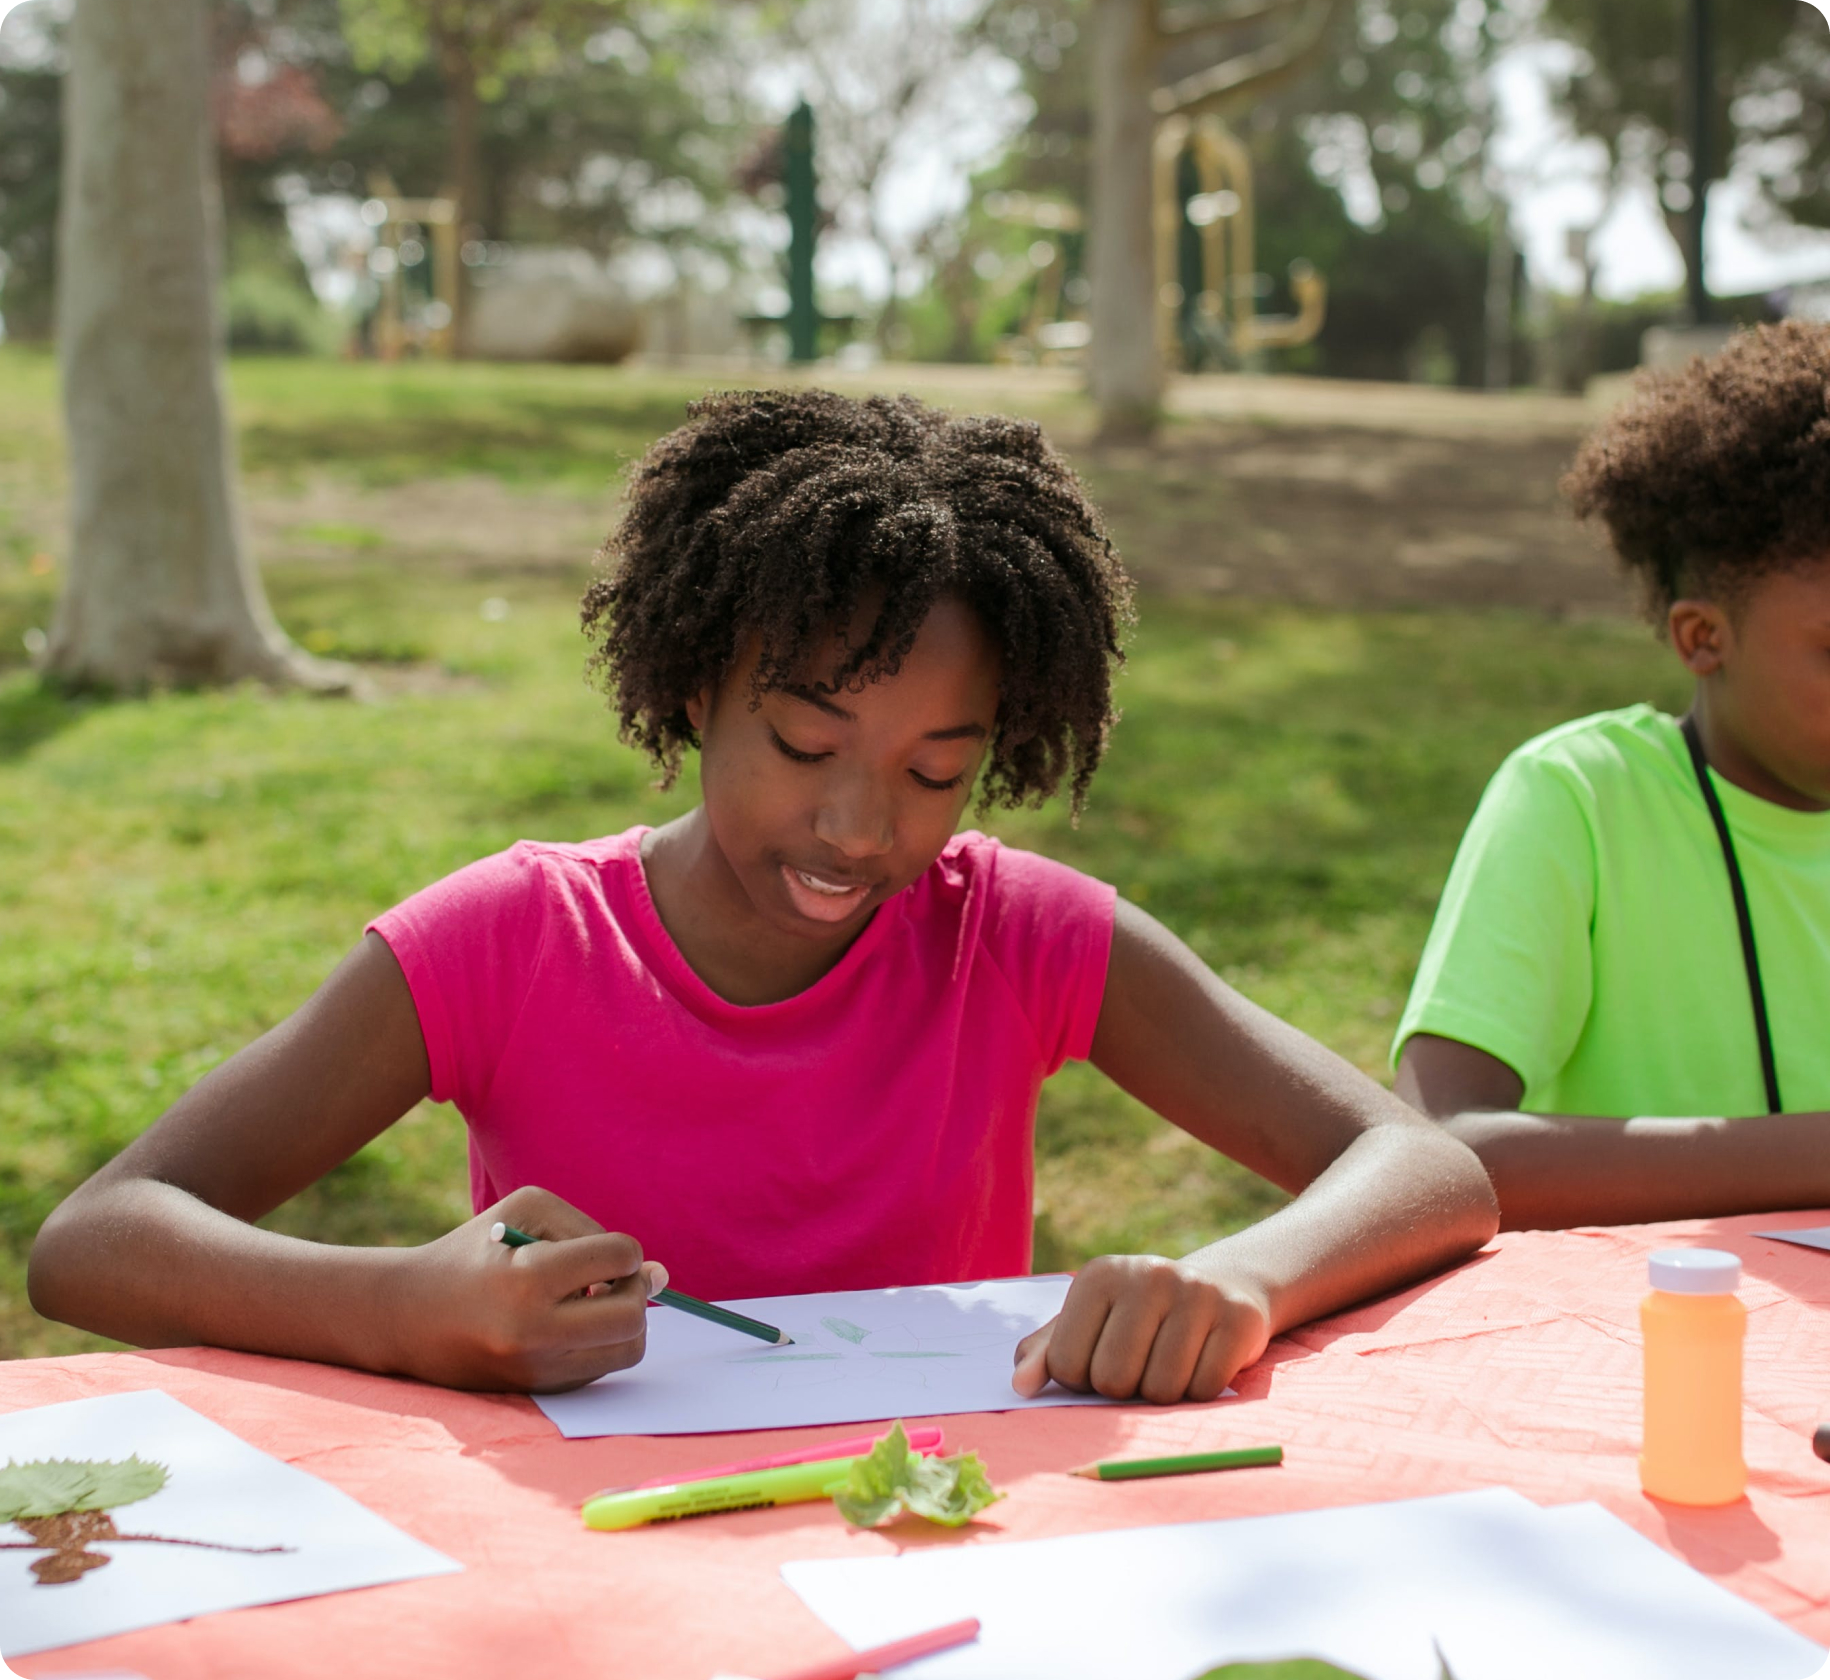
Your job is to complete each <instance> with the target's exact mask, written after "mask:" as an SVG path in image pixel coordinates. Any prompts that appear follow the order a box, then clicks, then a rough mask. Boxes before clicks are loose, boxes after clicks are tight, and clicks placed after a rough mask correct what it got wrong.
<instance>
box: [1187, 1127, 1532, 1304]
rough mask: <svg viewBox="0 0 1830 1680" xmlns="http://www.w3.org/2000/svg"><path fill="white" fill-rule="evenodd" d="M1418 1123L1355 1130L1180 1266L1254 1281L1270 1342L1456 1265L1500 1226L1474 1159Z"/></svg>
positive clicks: (1489, 1191)
mask: <svg viewBox="0 0 1830 1680" xmlns="http://www.w3.org/2000/svg"><path fill="white" fill-rule="evenodd" d="M1451 1141H1452V1140H1450V1139H1448V1138H1446V1137H1443V1136H1442V1135H1441V1134H1440V1133H1433V1132H1432V1131H1431V1130H1430V1129H1429V1128H1427V1127H1424V1126H1419V1125H1386V1126H1379V1127H1376V1128H1375V1129H1373V1130H1371V1131H1368V1132H1366V1133H1364V1134H1363V1135H1362V1136H1360V1137H1359V1138H1358V1139H1356V1140H1355V1141H1354V1142H1353V1143H1352V1144H1351V1145H1349V1146H1348V1148H1347V1149H1345V1150H1344V1151H1343V1152H1342V1153H1341V1154H1340V1156H1339V1157H1337V1158H1336V1160H1335V1161H1334V1162H1333V1163H1332V1164H1331V1165H1330V1166H1329V1167H1328V1168H1327V1169H1326V1170H1325V1171H1324V1172H1323V1173H1322V1174H1321V1175H1320V1176H1319V1177H1318V1178H1317V1179H1316V1180H1315V1181H1314V1182H1313V1183H1312V1184H1310V1185H1309V1187H1308V1188H1307V1189H1306V1190H1304V1191H1303V1193H1302V1194H1301V1195H1300V1196H1298V1197H1297V1198H1296V1199H1295V1200H1294V1201H1292V1202H1290V1203H1288V1204H1287V1205H1286V1206H1284V1207H1283V1208H1280V1209H1279V1210H1278V1211H1277V1212H1276V1213H1274V1214H1272V1215H1271V1216H1270V1217H1269V1218H1268V1219H1264V1220H1261V1221H1260V1222H1259V1223H1258V1224H1256V1225H1253V1226H1250V1227H1249V1228H1248V1229H1246V1230H1244V1231H1240V1232H1238V1233H1237V1234H1236V1235H1234V1236H1230V1237H1223V1238H1221V1240H1220V1241H1219V1242H1217V1243H1213V1244H1210V1245H1209V1246H1208V1247H1207V1248H1204V1249H1201V1250H1200V1251H1198V1252H1197V1253H1195V1254H1191V1255H1189V1256H1188V1258H1187V1261H1186V1264H1188V1265H1190V1266H1193V1267H1195V1268H1196V1269H1198V1270H1207V1269H1209V1268H1212V1269H1213V1271H1214V1273H1215V1275H1216V1276H1217V1277H1221V1276H1223V1277H1225V1278H1228V1279H1232V1280H1244V1281H1248V1282H1249V1283H1251V1284H1253V1285H1255V1286H1256V1287H1257V1288H1258V1289H1259V1290H1260V1291H1261V1292H1262V1295H1263V1298H1264V1300H1265V1301H1266V1303H1267V1304H1268V1307H1269V1312H1270V1325H1271V1334H1272V1335H1277V1334H1279V1333H1281V1332H1282V1331H1284V1330H1288V1329H1290V1328H1291V1327H1292V1326H1294V1325H1297V1324H1303V1323H1306V1322H1308V1321H1309V1320H1310V1319H1312V1318H1319V1317H1321V1316H1323V1315H1324V1314H1326V1313H1331V1312H1338V1311H1339V1310H1340V1309H1341V1308H1343V1307H1348V1306H1351V1305H1353V1304H1354V1303H1355V1302H1357V1301H1363V1300H1365V1299H1366V1298H1367V1297H1368V1296H1372V1295H1377V1294H1381V1293H1383V1292H1385V1291H1386V1290H1389V1289H1396V1288H1399V1287H1401V1286H1402V1285H1404V1284H1407V1283H1413V1282H1415V1281H1416V1280H1417V1279H1419V1278H1422V1277H1427V1276H1429V1275H1430V1274H1431V1273H1432V1272H1437V1271H1441V1270H1442V1269H1443V1268H1445V1267H1447V1266H1451V1265H1453V1264H1454V1263H1455V1262H1456V1261H1458V1260H1461V1259H1463V1258H1464V1257H1465V1256H1467V1255H1468V1254H1470V1253H1472V1252H1473V1251H1474V1250H1475V1249H1477V1248H1479V1247H1480V1246H1481V1244H1482V1243H1484V1242H1486V1241H1487V1240H1488V1239H1489V1238H1491V1237H1492V1235H1493V1234H1494V1232H1495V1230H1497V1229H1498V1224H1499V1215H1498V1209H1497V1207H1496V1206H1495V1202H1494V1193H1493V1187H1492V1185H1490V1184H1489V1183H1488V1180H1487V1175H1486V1174H1485V1173H1484V1172H1483V1171H1482V1170H1481V1163H1480V1162H1479V1161H1477V1160H1476V1159H1475V1158H1474V1157H1473V1155H1472V1154H1470V1152H1469V1151H1468V1150H1466V1149H1463V1148H1461V1147H1459V1146H1456V1147H1453V1148H1449V1149H1444V1148H1442V1147H1440V1146H1441V1145H1442V1144H1444V1143H1450V1142H1451Z"/></svg>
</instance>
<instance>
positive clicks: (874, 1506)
mask: <svg viewBox="0 0 1830 1680" xmlns="http://www.w3.org/2000/svg"><path fill="white" fill-rule="evenodd" d="M829 1491H830V1492H831V1494H832V1498H833V1503H834V1504H835V1505H837V1506H838V1507H839V1514H840V1515H841V1516H843V1517H844V1518H845V1520H846V1521H847V1522H848V1523H850V1524H851V1525H852V1526H853V1527H854V1528H880V1527H882V1525H883V1524H884V1523H886V1522H890V1521H892V1520H893V1519H894V1518H896V1517H898V1516H900V1515H901V1514H902V1513H903V1512H904V1511H908V1512H910V1513H912V1514H913V1515H915V1516H918V1517H925V1518H926V1519H927V1520H928V1521H929V1522H932V1523H939V1524H941V1525H942V1526H943V1527H945V1528H958V1527H959V1526H960V1525H961V1524H962V1523H968V1522H971V1521H972V1519H973V1518H974V1517H975V1516H977V1515H978V1513H979V1512H980V1511H982V1510H984V1509H985V1507H986V1506H988V1505H994V1504H996V1503H997V1501H998V1500H1000V1499H1002V1498H1003V1497H1004V1496H1003V1494H1001V1493H999V1492H998V1491H997V1489H996V1488H994V1487H993V1486H992V1485H991V1479H990V1478H989V1477H988V1476H987V1475H986V1474H985V1466H984V1463H983V1461H982V1460H981V1459H980V1458H979V1455H978V1454H977V1453H974V1452H964V1453H954V1454H953V1455H952V1456H951V1457H949V1458H924V1457H923V1456H922V1455H921V1454H920V1453H918V1452H912V1451H911V1450H910V1448H909V1438H908V1436H907V1434H905V1433H904V1431H903V1427H902V1425H901V1423H900V1422H898V1423H894V1424H892V1425H891V1426H890V1432H889V1433H888V1434H887V1435H885V1436H884V1437H883V1439H882V1440H880V1441H879V1442H878V1443H877V1444H876V1446H874V1447H873V1448H871V1450H870V1452H869V1453H868V1454H867V1455H866V1456H865V1457H863V1458H860V1459H859V1460H857V1462H856V1463H854V1464H853V1465H852V1467H851V1472H850V1474H849V1475H847V1477H846V1478H845V1480H844V1481H842V1482H839V1483H837V1484H835V1485H834V1486H833V1488H831V1489H830V1490H829Z"/></svg>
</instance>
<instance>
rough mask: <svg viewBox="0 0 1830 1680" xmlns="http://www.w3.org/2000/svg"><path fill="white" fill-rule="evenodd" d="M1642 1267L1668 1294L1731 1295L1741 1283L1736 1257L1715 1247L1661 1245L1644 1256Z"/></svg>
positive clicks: (1655, 1287) (1737, 1258)
mask: <svg viewBox="0 0 1830 1680" xmlns="http://www.w3.org/2000/svg"><path fill="white" fill-rule="evenodd" d="M1646 1270H1647V1272H1648V1273H1650V1274H1651V1278H1652V1287H1653V1288H1654V1289H1662V1290H1664V1291H1665V1292H1666V1293H1667V1294H1669V1295H1732V1294H1734V1292H1735V1290H1736V1289H1737V1288H1739V1287H1740V1284H1741V1260H1740V1257H1739V1256H1738V1255H1734V1254H1728V1253H1725V1252H1724V1251H1723V1250H1721V1249H1719V1248H1661V1249H1659V1250H1657V1251H1656V1252H1655V1253H1652V1254H1649V1255H1648V1256H1647V1257H1646Z"/></svg>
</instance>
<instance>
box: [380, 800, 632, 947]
mask: <svg viewBox="0 0 1830 1680" xmlns="http://www.w3.org/2000/svg"><path fill="white" fill-rule="evenodd" d="M647 832H648V831H647V829H645V828H631V829H625V830H624V831H623V832H622V833H621V834H611V835H606V836H604V837H603V838H601V839H597V840H579V841H552V840H517V841H516V842H515V843H514V844H513V845H512V846H509V847H507V848H506V849H505V850H503V851H500V852H492V853H490V854H489V855H488V856H487V857H480V858H478V859H477V860H476V861H475V862H474V863H467V864H465V865H464V866H463V867H462V868H461V869H456V870H453V871H452V873H451V874H449V875H446V876H443V877H441V878H440V879H439V880H437V881H434V882H432V883H431V884H430V885H429V886H425V887H422V888H421V889H420V890H419V891H418V892H416V893H414V894H413V895H412V897H410V898H408V899H405V900H404V901H402V902H401V903H400V904H397V905H396V906H395V907H394V908H393V909H392V910H390V911H387V912H386V913H385V914H383V915H382V916H379V917H377V918H376V920H375V921H374V922H373V923H371V924H370V925H371V926H373V927H375V928H377V929H378V930H379V931H380V932H381V933H382V934H383V936H384V937H386V936H388V935H389V933H390V929H391V928H396V927H402V926H407V927H413V926H417V927H419V928H421V929H422V930H427V931H429V930H430V929H431V928H433V927H437V928H438V929H439V930H440V931H441V932H442V933H444V934H445V935H446V936H447V937H449V936H451V935H452V934H454V933H456V932H458V931H459V930H462V929H469V928H481V927H486V926H487V927H495V928H501V927H503V926H505V925H512V924H520V925H522V926H524V927H525V926H527V925H529V924H538V923H540V922H543V921H544V920H545V918H546V915H547V913H548V910H549V909H550V908H551V906H552V905H553V904H555V903H557V902H563V901H569V902H571V903H574V904H576V903H578V902H580V901H581V900H592V901H595V902H597V903H598V904H600V905H603V904H607V902H608V901H609V900H611V899H612V898H613V897H615V896H617V893H616V887H617V885H618V883H619V877H621V876H623V875H624V874H626V872H627V871H628V869H629V868H630V867H631V866H632V865H633V864H637V863H638V861H639V858H640V855H641V844H642V836H643V835H644V834H646V833H647ZM390 943H392V940H391V939H390Z"/></svg>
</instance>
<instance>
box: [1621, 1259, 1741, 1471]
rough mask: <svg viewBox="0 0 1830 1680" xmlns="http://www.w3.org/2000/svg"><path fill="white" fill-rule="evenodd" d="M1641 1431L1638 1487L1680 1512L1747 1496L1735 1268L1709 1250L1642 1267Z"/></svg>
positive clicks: (1737, 1265)
mask: <svg viewBox="0 0 1830 1680" xmlns="http://www.w3.org/2000/svg"><path fill="white" fill-rule="evenodd" d="M1647 1269H1648V1271H1649V1272H1650V1273H1651V1282H1652V1293H1651V1294H1650V1295H1648V1296H1647V1297H1646V1298H1645V1300H1643V1301H1642V1302H1641V1303H1640V1307H1639V1324H1640V1329H1641V1330H1642V1332H1644V1335H1645V1342H1646V1434H1645V1448H1644V1450H1643V1451H1642V1452H1641V1453H1640V1455H1639V1485H1640V1486H1641V1487H1643V1488H1644V1489H1645V1490H1646V1492H1647V1493H1649V1494H1651V1495H1652V1497H1653V1498H1655V1499H1668V1500H1670V1501H1671V1502H1672V1503H1673V1504H1677V1505H1727V1504H1729V1503H1731V1502H1732V1501H1733V1500H1736V1499H1739V1498H1740V1497H1741V1495H1742V1494H1743V1493H1744V1492H1745V1491H1746V1489H1747V1465H1746V1464H1745V1463H1744V1462H1743V1460H1742V1457H1741V1349H1742V1343H1743V1342H1744V1340H1745V1339H1746V1336H1747V1308H1746V1307H1744V1306H1742V1304H1741V1303H1740V1301H1739V1300H1737V1299H1736V1297H1735V1290H1736V1288H1737V1287H1738V1286H1739V1284H1740V1282H1741V1262H1740V1260H1739V1259H1737V1258H1736V1257H1735V1256H1734V1255H1732V1254H1725V1253H1723V1252H1722V1251H1721V1250H1720V1249H1714V1248H1664V1249H1660V1250H1658V1251H1657V1252H1656V1253H1654V1254H1653V1255H1652V1256H1651V1257H1650V1259H1649V1261H1648V1266H1647Z"/></svg>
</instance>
